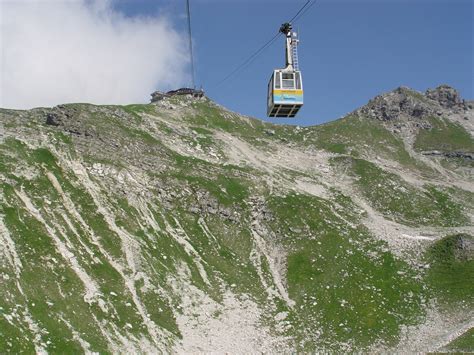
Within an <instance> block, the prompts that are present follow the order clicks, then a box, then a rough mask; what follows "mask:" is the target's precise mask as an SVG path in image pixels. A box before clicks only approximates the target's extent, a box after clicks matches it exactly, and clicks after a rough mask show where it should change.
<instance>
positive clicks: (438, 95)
mask: <svg viewBox="0 0 474 355" xmlns="http://www.w3.org/2000/svg"><path fill="white" fill-rule="evenodd" d="M468 109H469V107H468V105H467V103H466V102H465V100H463V99H462V98H461V96H460V95H459V92H458V91H457V90H456V89H454V88H452V87H450V86H448V85H440V86H438V87H437V88H435V89H428V90H427V91H426V93H424V94H423V93H421V92H418V91H416V90H413V89H410V88H408V87H405V86H400V87H398V88H396V89H395V90H392V91H390V92H388V93H384V94H382V95H379V96H376V97H375V98H373V99H372V100H370V101H369V102H368V103H367V105H365V106H363V107H361V108H359V109H358V110H357V111H356V113H358V114H360V115H362V116H366V117H369V118H374V119H377V120H381V121H392V120H397V119H400V118H423V117H428V116H441V115H443V114H446V113H462V112H464V111H467V110H468ZM446 111H450V112H446Z"/></svg>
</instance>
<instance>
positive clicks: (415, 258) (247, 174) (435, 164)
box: [0, 86, 474, 353]
mask: <svg viewBox="0 0 474 355" xmlns="http://www.w3.org/2000/svg"><path fill="white" fill-rule="evenodd" d="M0 115H1V119H0V187H1V188H0V280H1V287H0V353H32V352H38V353H39V352H50V353H84V352H99V353H117V352H129V353H137V352H145V353H156V352H170V351H172V352H186V353H189V352H228V353H255V352H284V353H294V352H316V351H318V352H321V351H322V352H325V351H328V352H343V351H344V352H345V351H351V352H360V351H362V352H365V351H398V352H407V351H408V352H414V351H415V352H417V351H418V352H420V351H421V352H429V351H441V350H450V351H451V350H456V351H474V342H473V340H472V328H473V325H474V322H473V319H474V318H473V309H474V297H473V295H474V289H473V286H472V285H474V279H473V275H474V270H473V263H474V227H473V211H474V183H473V175H472V168H473V159H474V140H473V135H472V134H473V122H474V110H473V109H472V107H471V106H469V105H468V104H467V103H466V102H465V101H463V100H462V99H460V98H459V96H458V94H457V93H456V92H455V90H454V89H452V88H449V87H447V86H441V87H439V88H437V89H435V90H431V91H429V92H427V93H426V94H422V93H418V92H415V91H412V90H410V89H407V88H399V89H397V90H395V91H393V92H391V93H387V94H384V95H381V96H378V97H377V98H375V99H373V100H371V101H370V102H369V103H368V104H367V105H366V106H364V107H362V108H359V109H358V110H356V111H354V112H353V113H351V114H349V115H348V116H347V117H344V118H342V119H339V120H336V121H333V122H330V123H327V124H324V125H321V126H314V127H298V126H283V125H272V124H269V123H265V122H262V121H259V120H256V119H252V118H249V117H244V116H241V115H238V114H236V113H232V112H229V111H227V110H226V109H224V108H222V107H220V106H218V105H216V104H214V103H213V102H212V101H210V100H209V99H207V98H202V99H193V98H189V97H171V98H166V99H163V100H162V101H159V102H156V103H152V104H148V105H128V106H110V105H109V106H95V105H89V104H68V105H60V106H57V107H54V108H37V109H33V110H29V111H16V110H5V109H2V110H0Z"/></svg>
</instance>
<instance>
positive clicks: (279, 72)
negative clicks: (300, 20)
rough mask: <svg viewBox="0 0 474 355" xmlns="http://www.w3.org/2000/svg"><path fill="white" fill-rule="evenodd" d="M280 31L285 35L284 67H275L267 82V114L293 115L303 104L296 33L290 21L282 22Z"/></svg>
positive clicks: (276, 115)
mask: <svg viewBox="0 0 474 355" xmlns="http://www.w3.org/2000/svg"><path fill="white" fill-rule="evenodd" d="M280 32H282V33H283V34H285V35H286V67H285V68H284V69H276V70H274V71H273V75H272V77H271V78H270V82H269V83H268V96H267V115H268V116H269V117H295V116H296V114H297V113H298V111H299V110H300V108H301V107H302V106H303V81H302V77H301V72H300V70H299V68H298V51H297V48H298V42H299V40H298V34H297V33H296V32H295V31H293V30H292V27H291V24H290V23H284V24H283V25H281V27H280Z"/></svg>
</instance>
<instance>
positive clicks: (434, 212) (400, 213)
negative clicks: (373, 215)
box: [332, 158, 468, 226]
mask: <svg viewBox="0 0 474 355" xmlns="http://www.w3.org/2000/svg"><path fill="white" fill-rule="evenodd" d="M332 162H333V164H334V165H335V166H339V167H340V169H341V171H342V170H343V169H344V168H348V169H349V172H352V174H353V175H354V176H355V177H356V180H355V184H356V186H357V187H358V188H359V190H360V191H361V192H362V194H363V195H364V197H365V198H366V199H367V200H369V201H370V203H371V205H372V206H373V207H375V209H377V210H378V211H380V212H381V213H383V214H384V215H385V216H386V217H387V218H390V219H393V220H395V221H397V222H401V223H404V224H408V225H413V226H420V225H433V226H459V225H465V224H467V223H468V219H467V217H466V216H465V215H464V212H463V208H462V206H461V205H460V204H459V203H457V202H455V201H454V200H453V199H452V198H451V197H450V196H449V195H448V194H447V193H445V192H443V191H442V190H441V189H438V188H437V187H435V186H432V185H428V186H425V188H424V189H423V190H421V189H417V188H416V187H414V186H412V185H411V184H409V183H407V182H406V181H404V180H403V179H401V178H400V177H399V176H397V175H395V174H392V173H389V172H387V171H384V170H382V169H381V168H379V167H377V166H376V165H375V164H373V163H371V162H368V161H366V160H363V159H353V158H339V159H333V160H332Z"/></svg>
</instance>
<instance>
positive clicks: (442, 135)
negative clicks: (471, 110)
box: [414, 117, 474, 152]
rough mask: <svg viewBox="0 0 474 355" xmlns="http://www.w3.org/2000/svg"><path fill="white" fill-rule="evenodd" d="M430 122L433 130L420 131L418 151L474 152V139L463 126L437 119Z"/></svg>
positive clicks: (431, 119)
mask: <svg viewBox="0 0 474 355" xmlns="http://www.w3.org/2000/svg"><path fill="white" fill-rule="evenodd" d="M428 120H429V122H430V123H431V125H432V128H431V129H429V130H426V129H422V130H420V132H419V133H418V135H417V137H416V140H415V144H414V147H415V149H416V150H419V151H424V150H439V151H443V152H453V151H465V152H474V139H473V138H472V137H471V135H470V134H469V132H467V131H466V130H465V129H464V128H463V127H462V126H461V125H459V124H457V123H454V122H451V121H449V120H447V119H442V118H436V117H430V118H428Z"/></svg>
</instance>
